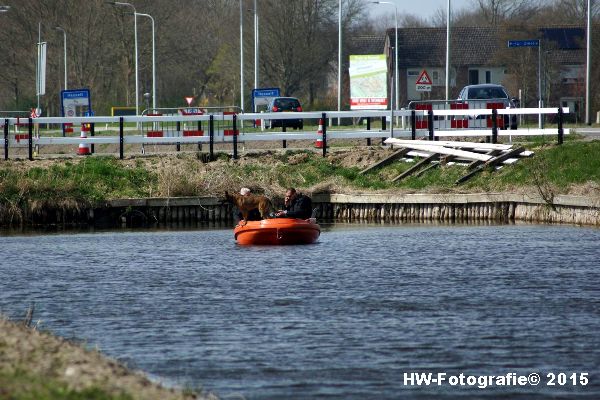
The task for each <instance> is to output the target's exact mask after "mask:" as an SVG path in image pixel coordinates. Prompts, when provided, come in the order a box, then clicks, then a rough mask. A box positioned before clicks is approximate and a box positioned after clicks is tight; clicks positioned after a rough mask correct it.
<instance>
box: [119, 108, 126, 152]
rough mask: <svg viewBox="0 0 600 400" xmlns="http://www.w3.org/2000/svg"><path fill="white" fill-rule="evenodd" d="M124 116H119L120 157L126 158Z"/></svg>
mask: <svg viewBox="0 0 600 400" xmlns="http://www.w3.org/2000/svg"><path fill="white" fill-rule="evenodd" d="M124 125H125V124H124V122H123V117H119V158H120V159H121V160H122V159H123V158H124V145H123V144H124V143H123V130H124Z"/></svg>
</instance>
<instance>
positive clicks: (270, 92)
mask: <svg viewBox="0 0 600 400" xmlns="http://www.w3.org/2000/svg"><path fill="white" fill-rule="evenodd" d="M279 96H281V91H280V90H279V88H263V89H252V109H253V110H254V109H255V108H256V106H261V105H262V106H266V105H267V104H269V101H270V100H271V99H272V98H273V97H279Z"/></svg>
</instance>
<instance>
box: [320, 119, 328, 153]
mask: <svg viewBox="0 0 600 400" xmlns="http://www.w3.org/2000/svg"><path fill="white" fill-rule="evenodd" d="M321 119H323V121H327V114H326V113H323V114H321ZM325 156H327V124H323V157H325Z"/></svg>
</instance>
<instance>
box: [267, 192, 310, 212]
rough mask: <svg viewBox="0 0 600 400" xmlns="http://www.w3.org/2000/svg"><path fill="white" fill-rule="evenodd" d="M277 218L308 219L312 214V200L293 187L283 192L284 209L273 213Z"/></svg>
mask: <svg viewBox="0 0 600 400" xmlns="http://www.w3.org/2000/svg"><path fill="white" fill-rule="evenodd" d="M275 216H276V217H279V218H300V219H309V218H310V217H311V216H312V200H311V199H310V197H308V196H306V195H304V194H302V193H298V192H297V191H296V189H294V188H293V187H291V188H288V189H287V190H286V192H285V199H284V209H283V210H279V211H277V212H276V213H275Z"/></svg>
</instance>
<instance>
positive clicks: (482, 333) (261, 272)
mask: <svg viewBox="0 0 600 400" xmlns="http://www.w3.org/2000/svg"><path fill="white" fill-rule="evenodd" d="M323 227H324V231H323V233H322V235H321V237H320V239H319V242H318V243H317V244H314V245H309V246H289V247H242V246H238V245H236V244H235V242H234V240H233V236H232V230H231V229H230V228H228V229H223V228H220V229H216V228H213V229H195V230H156V231H125V230H122V231H100V232H98V231H97V232H78V233H75V232H66V233H65V232H62V233H45V234H21V233H17V234H15V233H13V234H7V233H6V232H4V233H3V234H2V236H0V243H1V244H0V312H2V313H4V314H6V315H8V316H9V317H11V318H15V319H16V318H22V316H23V315H24V314H25V311H26V309H27V308H28V306H29V305H30V304H31V303H35V315H34V322H35V321H37V320H39V322H40V326H41V328H43V329H47V330H50V331H52V332H53V333H55V334H57V335H60V336H63V337H66V338H76V339H80V340H84V341H85V343H87V345H89V346H91V347H98V348H99V349H100V350H101V351H103V352H104V353H105V354H108V355H110V356H112V357H115V358H117V359H119V360H121V361H123V362H125V363H127V364H128V365H129V366H131V367H134V368H139V369H142V370H144V371H146V372H147V373H148V374H150V376H151V377H152V378H153V379H156V380H158V381H161V382H163V383H165V384H167V385H177V386H181V387H186V388H203V389H204V390H206V391H212V392H213V393H215V394H217V395H219V396H220V397H222V398H225V399H227V398H236V399H237V398H245V399H292V398H293V399H321V398H323V399H397V398H423V399H426V398H428V399H429V398H448V399H455V398H524V399H535V398H547V397H551V396H555V397H556V398H578V399H579V398H589V399H598V398H600V334H599V332H600V268H599V265H600V262H599V258H600V230H598V229H594V228H581V227H572V226H553V225H544V226H542V225H480V226H474V225H369V224H337V225H324V226H323ZM412 373H432V374H434V375H432V377H438V375H437V374H438V373H445V374H446V375H442V376H443V377H445V378H444V379H445V380H444V381H442V382H439V381H438V382H437V383H433V382H430V384H429V385H426V384H425V382H421V384H420V385H419V384H417V380H416V379H413V380H411V377H414V375H412ZM511 373H514V374H515V375H516V376H517V377H520V376H523V377H525V378H524V379H528V378H530V377H531V376H532V375H531V374H534V373H537V374H539V376H540V380H541V381H540V383H539V384H538V385H537V386H532V385H530V384H525V385H512V386H508V385H506V384H505V385H504V386H500V384H501V383H495V384H494V385H493V386H488V387H486V388H479V387H478V386H485V385H475V386H469V385H468V382H467V380H468V379H471V382H473V380H472V379H475V378H469V377H479V376H488V375H493V376H499V375H504V376H510V375H509V374H511ZM460 374H463V378H462V380H461V378H460ZM551 374H554V380H553V379H552V377H553V376H552V375H551ZM559 374H564V375H559ZM573 374H575V375H573ZM585 374H587V375H585ZM419 376H420V375H419ZM477 379H482V378H477ZM483 379H488V378H483ZM491 379H495V378H491ZM507 380H508V378H507ZM450 381H453V382H454V384H453V385H452V384H450ZM461 382H464V384H463V385H461ZM478 382H479V381H478ZM495 382H497V381H495ZM528 382H529V381H528ZM552 383H554V385H552ZM583 383H587V384H586V385H583Z"/></svg>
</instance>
